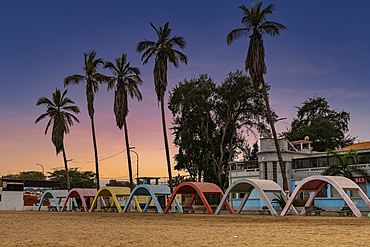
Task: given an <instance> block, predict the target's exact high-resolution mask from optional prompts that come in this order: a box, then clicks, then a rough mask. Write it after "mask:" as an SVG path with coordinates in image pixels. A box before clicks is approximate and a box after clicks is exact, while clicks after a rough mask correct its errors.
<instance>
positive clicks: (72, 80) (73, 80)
mask: <svg viewBox="0 0 370 247" xmlns="http://www.w3.org/2000/svg"><path fill="white" fill-rule="evenodd" d="M85 80H86V77H85V76H83V75H71V76H68V77H67V78H65V79H64V86H65V87H66V86H69V85H71V84H73V85H76V84H79V83H80V82H83V81H85Z"/></svg>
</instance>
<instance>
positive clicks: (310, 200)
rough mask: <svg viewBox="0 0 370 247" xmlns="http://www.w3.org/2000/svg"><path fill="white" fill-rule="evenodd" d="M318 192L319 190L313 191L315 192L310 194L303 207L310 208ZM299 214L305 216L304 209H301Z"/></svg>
mask: <svg viewBox="0 0 370 247" xmlns="http://www.w3.org/2000/svg"><path fill="white" fill-rule="evenodd" d="M319 190H320V189H318V190H315V191H313V192H312V193H311V195H310V198H308V200H307V202H306V205H304V206H305V207H307V206H311V205H312V204H313V201H314V200H315V197H316V195H317V193H318V192H319ZM301 214H306V209H305V208H304V207H303V209H302V212H301Z"/></svg>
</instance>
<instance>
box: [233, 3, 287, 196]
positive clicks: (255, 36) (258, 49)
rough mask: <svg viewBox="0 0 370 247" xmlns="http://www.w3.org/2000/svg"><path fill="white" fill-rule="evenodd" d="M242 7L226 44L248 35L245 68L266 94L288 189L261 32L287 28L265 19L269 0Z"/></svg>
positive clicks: (276, 33) (275, 33) (272, 9)
mask: <svg viewBox="0 0 370 247" xmlns="http://www.w3.org/2000/svg"><path fill="white" fill-rule="evenodd" d="M239 8H240V9H241V10H242V11H243V14H244V16H243V18H242V24H244V25H245V27H244V28H238V29H234V30H232V31H231V32H230V33H229V34H228V35H227V44H228V45H230V44H231V43H232V42H233V41H235V40H237V39H240V38H244V37H246V38H250V41H249V47H248V53H247V58H246V60H245V71H246V72H247V73H248V72H249V75H250V77H251V80H252V83H253V85H254V88H255V89H256V90H260V87H261V85H262V89H263V94H264V98H265V103H266V108H267V113H268V121H269V123H270V126H271V132H272V135H273V137H274V142H275V148H276V152H277V155H278V161H279V165H280V169H281V175H282V178H283V189H284V190H285V191H287V190H288V180H287V176H286V166H285V163H284V162H283V158H282V156H281V152H280V146H279V141H278V137H277V135H276V130H275V126H274V120H273V117H272V113H271V109H270V104H269V97H268V94H267V89H266V83H265V80H264V77H263V76H264V74H266V71H267V69H266V64H265V47H264V45H263V39H262V35H264V34H267V35H269V36H271V37H275V36H279V35H280V31H281V30H287V28H286V27H285V26H284V25H282V24H280V23H277V22H274V21H267V20H266V19H267V15H270V14H273V13H274V12H275V11H276V8H275V5H274V4H270V5H269V6H267V7H266V8H264V9H261V8H262V2H254V3H253V4H251V6H250V9H248V8H247V7H245V6H244V5H241V6H240V7H239Z"/></svg>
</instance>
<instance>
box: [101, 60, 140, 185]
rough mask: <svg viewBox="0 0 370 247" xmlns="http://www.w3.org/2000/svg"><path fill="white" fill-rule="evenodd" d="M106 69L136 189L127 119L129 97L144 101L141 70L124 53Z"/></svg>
mask: <svg viewBox="0 0 370 247" xmlns="http://www.w3.org/2000/svg"><path fill="white" fill-rule="evenodd" d="M103 68H104V69H109V70H110V71H111V72H112V74H113V75H114V76H113V77H111V78H110V81H109V83H108V90H111V89H113V88H115V92H114V115H115V116H116V123H117V126H118V128H119V129H120V130H122V127H124V131H125V140H126V152H127V162H128V171H129V176H130V188H131V191H132V190H133V189H134V182H133V178H132V167H131V156H130V144H129V140H128V130H127V122H126V117H127V115H128V112H129V110H128V102H127V97H128V96H130V97H131V98H132V99H134V98H136V99H137V100H138V101H141V100H142V99H143V97H142V95H141V93H140V91H139V88H138V86H139V85H142V83H143V81H142V80H141V78H140V70H139V69H138V68H137V67H131V66H130V62H127V55H126V54H125V53H122V56H121V57H119V58H117V59H116V64H113V63H112V62H109V61H108V62H105V64H104V67H103Z"/></svg>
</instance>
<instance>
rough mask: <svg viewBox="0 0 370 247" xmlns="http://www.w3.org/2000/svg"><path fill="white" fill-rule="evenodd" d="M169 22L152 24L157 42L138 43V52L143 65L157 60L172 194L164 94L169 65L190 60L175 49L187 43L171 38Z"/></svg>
mask: <svg viewBox="0 0 370 247" xmlns="http://www.w3.org/2000/svg"><path fill="white" fill-rule="evenodd" d="M169 24H170V23H169V22H167V23H166V24H164V26H163V27H161V26H159V28H158V29H157V28H156V27H155V26H154V25H153V24H152V23H151V22H150V25H151V26H152V28H154V30H155V32H156V33H157V35H158V40H157V41H149V40H144V41H140V42H139V43H137V46H136V51H137V52H139V53H141V52H144V53H143V55H142V57H141V61H143V64H144V65H145V64H147V63H148V61H149V59H150V58H151V57H154V58H155V63H154V70H153V75H154V85H155V92H156V94H157V100H158V103H160V104H161V112H162V127H163V136H164V145H165V150H166V158H167V168H168V177H169V183H170V188H171V193H172V191H173V186H172V173H171V163H170V152H169V148H168V139H167V129H166V118H165V112H164V94H165V92H166V88H167V63H168V62H169V63H172V64H173V65H174V66H175V68H178V67H179V66H180V62H183V63H185V64H187V62H188V58H187V56H185V55H184V54H183V53H181V52H179V51H177V50H175V49H173V47H174V46H178V47H179V48H180V49H185V46H186V42H185V39H184V37H182V36H177V35H175V36H174V37H172V38H170V35H171V31H172V29H170V28H169V27H168V26H169Z"/></svg>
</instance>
